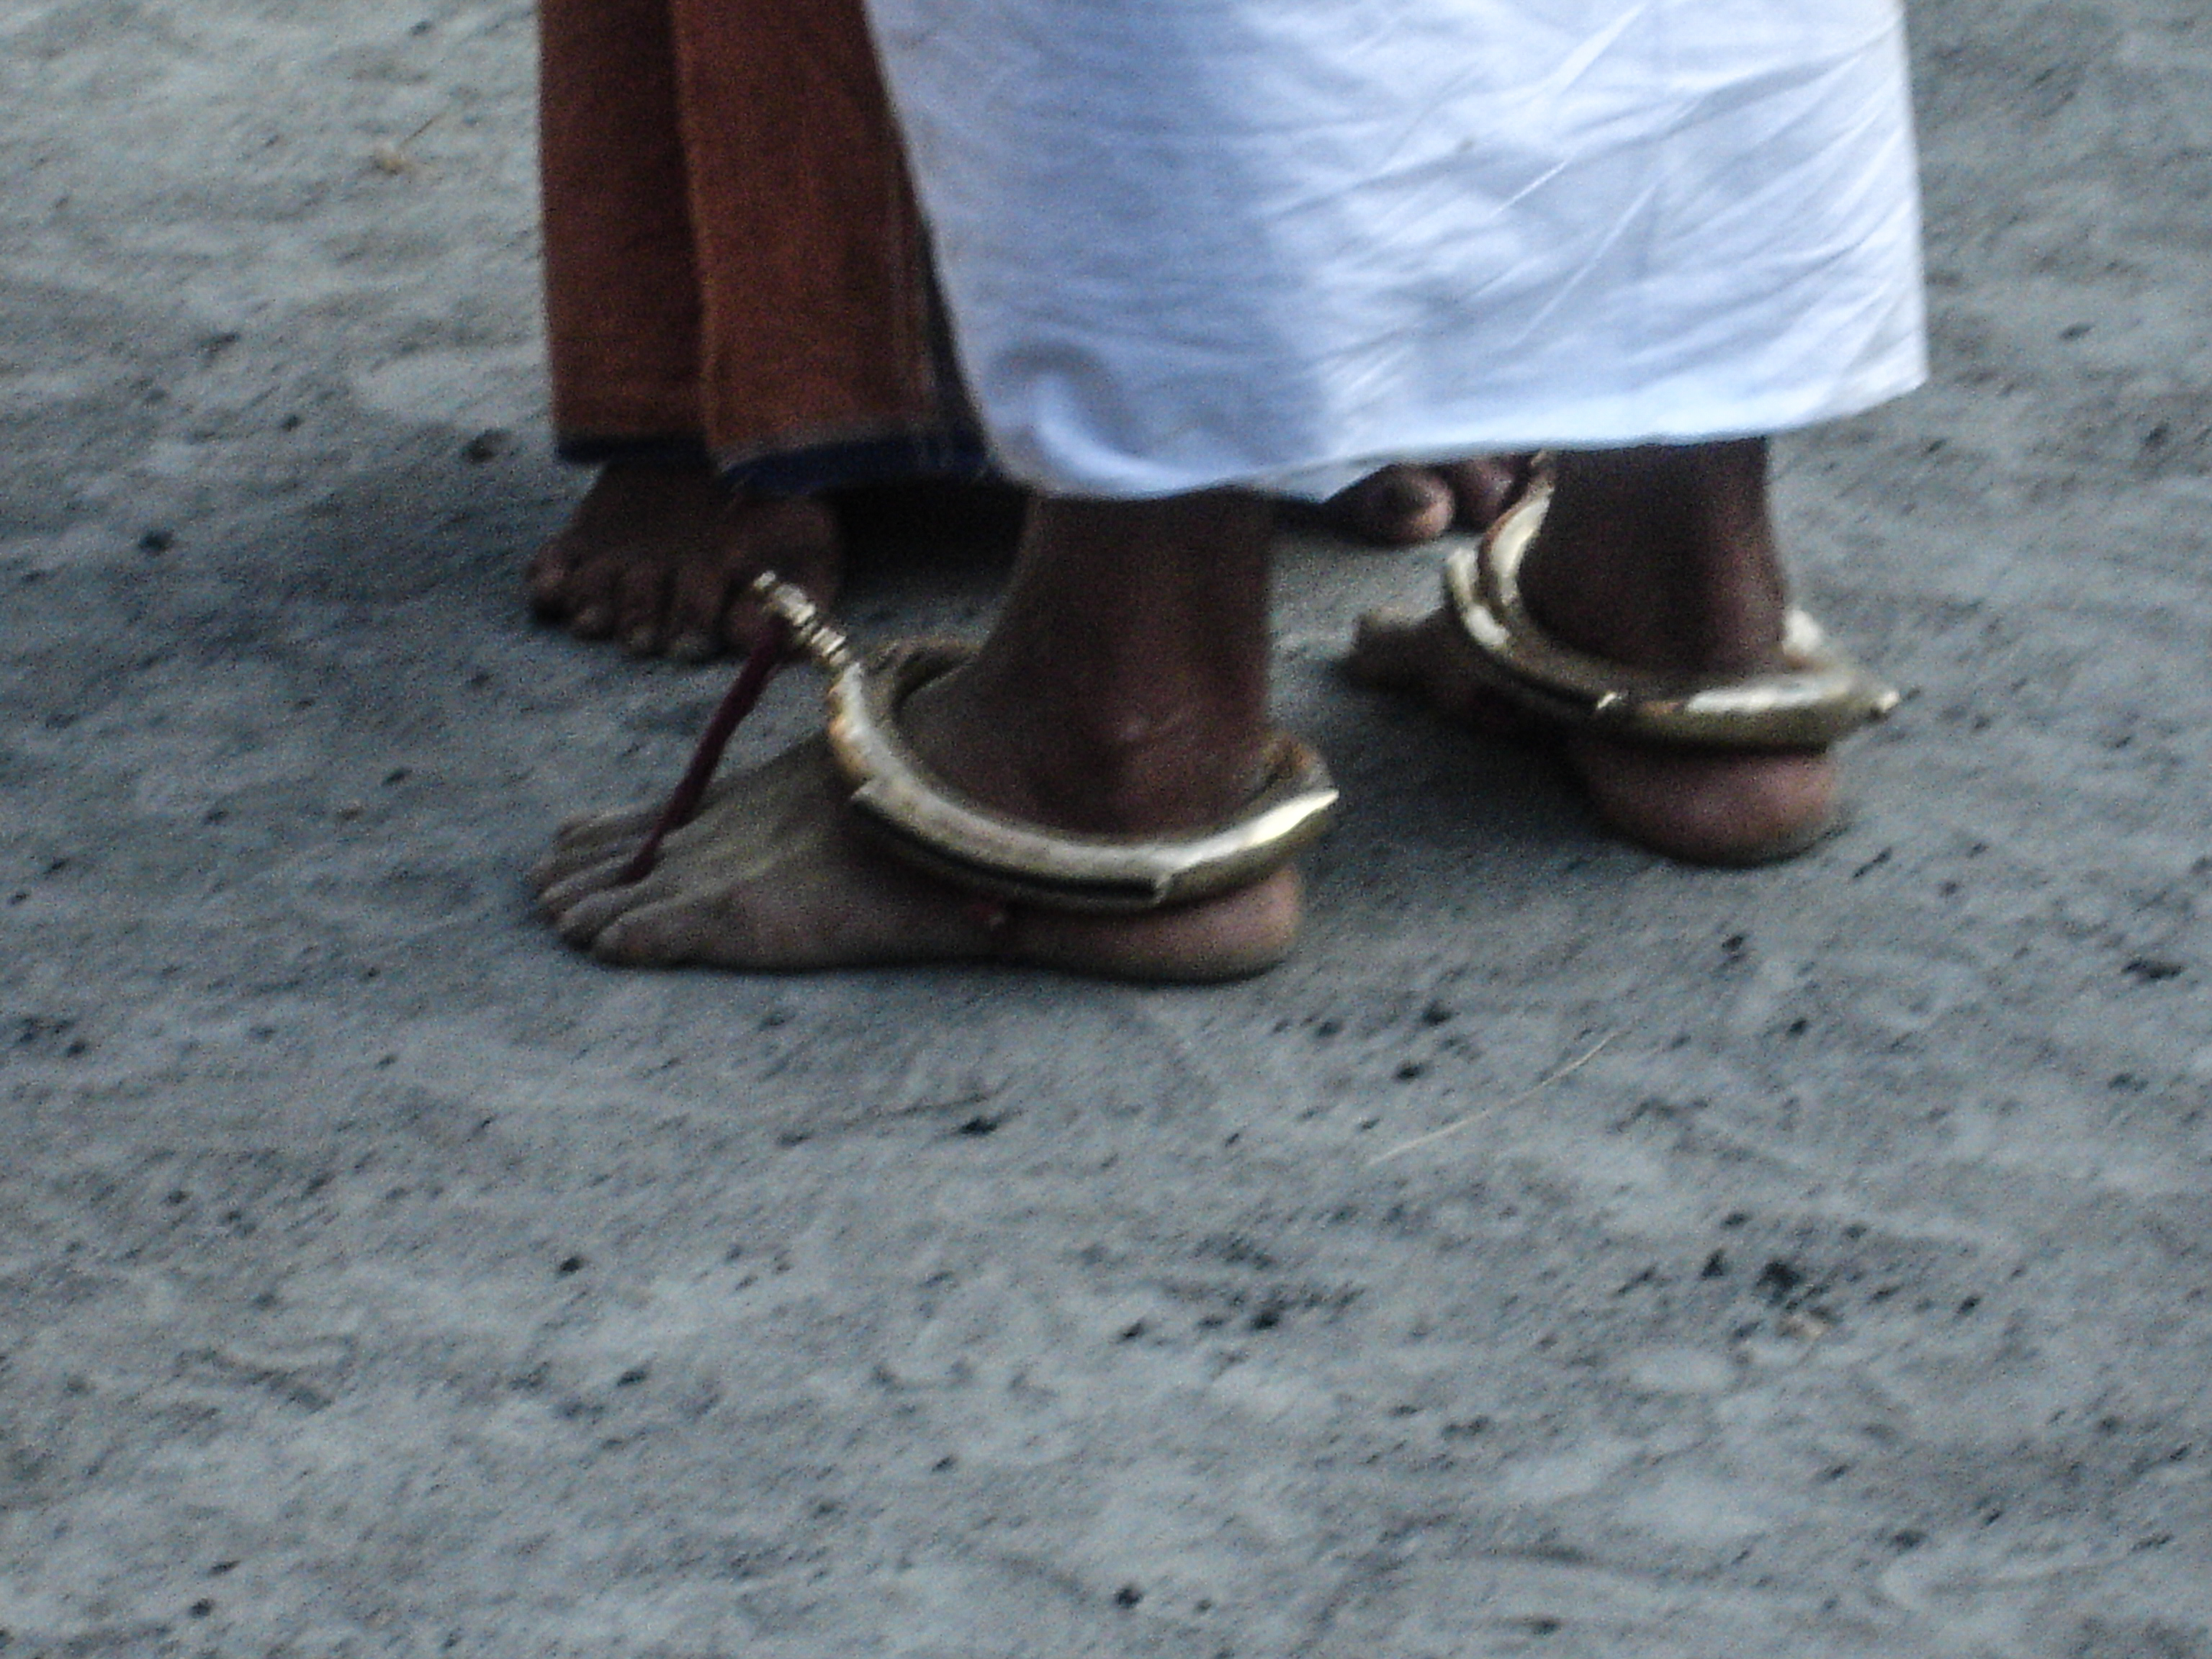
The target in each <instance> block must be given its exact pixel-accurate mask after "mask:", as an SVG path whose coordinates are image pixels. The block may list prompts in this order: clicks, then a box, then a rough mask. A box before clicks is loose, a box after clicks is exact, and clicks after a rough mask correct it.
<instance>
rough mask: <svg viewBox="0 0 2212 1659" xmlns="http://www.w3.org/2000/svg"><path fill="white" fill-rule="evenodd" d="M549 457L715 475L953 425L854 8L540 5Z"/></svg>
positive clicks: (853, 2)
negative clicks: (683, 453)
mask: <svg viewBox="0 0 2212 1659" xmlns="http://www.w3.org/2000/svg"><path fill="white" fill-rule="evenodd" d="M538 21H539V45H540V65H539V87H540V99H541V109H540V151H541V167H542V179H543V186H544V214H545V272H546V313H547V320H548V326H549V333H550V347H551V356H552V371H553V422H554V427H555V429H556V432H557V434H558V435H559V436H560V439H561V441H562V448H563V451H564V453H572V454H576V455H580V456H586V455H590V454H593V453H600V454H605V453H619V452H621V451H623V450H624V449H638V450H641V449H650V448H653V447H659V446H671V447H680V448H684V449H690V450H693V451H695V452H696V449H697V448H698V447H702V446H703V447H704V448H705V449H706V451H707V452H708V453H710V454H711V455H713V456H714V457H715V458H716V459H719V460H720V461H722V462H723V463H725V464H726V465H737V464H742V463H744V462H746V461H749V460H753V459H758V458H763V457H776V456H787V455H789V454H791V453H793V452H795V451H810V450H815V449H817V448H822V447H860V448H864V449H872V450H874V451H878V452H881V451H884V450H885V449H887V448H888V449H890V450H892V451H897V450H900V449H902V448H906V447H912V443H910V442H909V441H916V442H921V443H923V444H925V445H927V443H928V442H930V441H934V440H936V439H937V438H939V436H941V435H942V434H944V433H945V432H946V431H947V430H948V429H952V428H958V427H959V426H960V425H961V424H962V423H963V422H962V421H961V418H960V409H961V405H960V400H959V396H958V393H957V390H954V389H952V387H951V384H950V381H949V380H948V378H947V377H946V376H945V374H943V373H942V372H941V371H940V368H939V365H940V363H941V362H942V361H943V360H942V356H941V354H940V353H939V352H938V351H937V350H936V349H935V334H934V327H935V325H934V323H933V302H932V289H931V283H930V276H929V266H928V259H927V252H926V251H925V248H926V244H925V241H924V239H923V235H922V232H921V221H920V216H919V214H918V213H917V211H916V209H915V200H914V192H913V191H912V189H911V187H910V186H909V185H908V180H907V177H906V171H905V166H904V162H903V160H902V156H901V155H900V151H899V147H898V138H897V135H896V130H895V128H894V126H893V125H892V121H891V117H890V107H889V104H888V102H887V100H886V99H885V96H884V89H883V84H882V82H881V80H880V78H879V76H878V70H877V66H876V59H875V52H874V48H873V46H872V43H871V41H870V39H869V35H868V29H867V22H866V16H865V15H864V14H863V13H862V11H861V9H860V0H541V3H540V5H539V8H538Z"/></svg>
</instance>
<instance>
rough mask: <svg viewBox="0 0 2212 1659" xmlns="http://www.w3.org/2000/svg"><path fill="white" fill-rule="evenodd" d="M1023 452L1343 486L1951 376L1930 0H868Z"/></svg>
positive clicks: (1771, 418) (993, 410)
mask: <svg viewBox="0 0 2212 1659" xmlns="http://www.w3.org/2000/svg"><path fill="white" fill-rule="evenodd" d="M868 3H869V9H870V12H871V15H872V23H873V26H874V29H875V33H876V39H877V44H878V50H879V51H880V52H881V54H882V56H883V58H884V67H885V70H886V73H887V76H888V79H889V82H890V87H891V91H892V96H893V101H894V103H895V105H896V108H897V111H898V115H899V120H900V124H901V127H902V131H903V133H904V134H905V137H906V141H907V145H908V155H909V159H910V161H911V163H912V166H913V169H914V173H915V180H916V185H917V187H918V189H919V191H920V194H921V200H922V205H923V210H924V213H925V216H926V217H927V221H928V223H929V226H930V229H931V234H932V236H933V243H934V247H935V252H936V257H937V260H938V266H939V275H940V277H941V279H942V283H943V289H944V294H945V301H946V304H947V307H948V309H949V311H950V313H951V319H952V325H953V331H954V335H955V338H956V343H957V349H958V354H959V357H960V362H961V365H962V368H963V372H964V374H965V375H966V377H967V380H968V384H969V390H970V392H971V393H972V394H973V396H974V397H975V401H976V404H977V405H978V407H979V409H980V411H981V416H982V418H983V422H984V425H985V428H986V429H987V433H988V435H989V437H990V440H991V442H992V444H993V446H994V450H995V452H996V453H997V455H998V457H999V459H1000V464H1001V465H1003V466H1005V467H1006V470H1007V471H1009V472H1010V473H1011V474H1012V476H1013V477H1016V478H1017V479H1019V480H1021V481H1024V482H1025V483H1030V484H1032V485H1035V486H1036V487H1039V488H1041V489H1049V490H1054V491H1057V492H1061V493H1068V494H1079V495H1100V496H1109V497H1146V496H1158V495H1172V494H1176V493H1179V492H1182V491H1185V490H1191V489H1202V488H1206V487H1209V486H1212V485H1217V484H1229V483H1237V484H1247V485H1255V486H1259V487H1262V488H1271V489H1279V490H1283V491H1285V492H1289V493H1295V494H1302V495H1312V496H1316V497H1318V496H1320V495H1326V494H1328V493H1330V492H1331V491H1333V490H1334V489H1337V488H1340V487H1341V486H1343V485H1344V484H1346V483H1350V482H1352V480H1353V479H1355V478H1356V477H1358V476H1360V475H1361V474H1362V473H1364V472H1365V471H1370V470H1372V469H1373V468H1374V467H1376V465H1381V464H1382V463H1383V462H1386V461H1392V460H1433V459H1445V458H1449V457H1454V456H1462V455H1467V454H1470V453H1479V452H1482V451H1487V450H1500V449H1527V448H1532V447H1541V446H1547V445H1556V446H1561V447H1606V446H1612V445H1618V444H1627V443H1636V442H1643V441H1691V440H1696V439H1703V438H1713V437H1722V436H1735V435H1747V434H1753V433H1763V432H1771V431H1778V430H1781V429H1783V428H1790V427H1794V426H1799V425H1802V424H1805V423H1808V422H1814V421H1819V420H1824V419H1826V418H1829V417H1831V416H1839V415H1844V414H1849V413H1851V412H1852V411H1854V410H1860V409H1863V408H1865V407H1867V406H1868V405H1869V404H1875V403H1877V402H1880V401H1881V400H1882V399H1884V398H1890V397H1893V396H1895V395H1896V394H1898V393H1899V392H1904V391H1906V390H1908V389H1909V388H1911V386H1914V385H1915V384H1917V382H1918V381H1919V380H1920V379H1921V378H1922V376H1923V372H1924V367H1923V364H1924V348H1923V322H1922V313H1921V299H1920V282H1919V276H1920V273H1919V244H1918V209H1917V196H1916V191H1915V186H1914V173H1913V155H1912V141H1911V116H1910V111H1909V107H1908V105H1907V101H1906V90H1905V56H1904V43H1903V31H1902V23H1901V21H1900V19H1899V15H1898V9H1897V5H1896V0H868Z"/></svg>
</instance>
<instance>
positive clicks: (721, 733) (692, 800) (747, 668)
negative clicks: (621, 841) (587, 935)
mask: <svg viewBox="0 0 2212 1659" xmlns="http://www.w3.org/2000/svg"><path fill="white" fill-rule="evenodd" d="M790 648H791V624H790V623H787V622H786V621H785V620H784V619H783V618H782V617H779V616H777V615H776V614H775V612H773V611H769V612H768V613H766V614H765V615H764V616H763V617H762V622H761V633H760V637H759V638H758V639H757V640H756V641H754V642H753V648H752V649H751V650H750V651H748V652H746V653H745V660H744V665H742V666H741V667H739V668H738V677H737V678H736V679H734V680H732V682H731V683H730V689H729V690H727V691H726V692H724V693H723V694H722V701H721V702H720V705H719V706H717V708H715V710H714V718H713V719H712V720H708V722H707V729H706V730H705V731H704V732H701V733H700V734H699V746H698V747H697V748H696V749H694V750H692V751H691V763H690V765H689V766H687V767H685V768H684V777H683V779H682V781H680V782H678V784H677V786H676V788H675V790H674V792H673V793H671V794H670V796H669V797H668V805H665V806H664V807H662V808H661V809H660V816H659V817H658V818H656V819H654V820H653V828H652V829H649V830H647V832H646V836H645V840H644V841H643V842H641V843H639V846H638V849H637V852H636V854H635V855H634V856H633V857H632V858H631V860H630V861H629V863H628V864H625V865H624V866H623V870H622V873H621V874H620V875H618V876H617V877H616V878H615V885H616V886H617V887H627V886H629V884H631V883H632V882H637V881H643V880H644V879H645V878H647V876H649V875H651V874H652V873H653V864H654V862H655V861H656V860H658V859H659V856H660V843H661V842H662V840H663V839H664V838H665V837H666V836H668V835H669V834H670V833H671V831H673V830H677V829H682V828H683V827H684V825H685V824H687V823H690V822H691V817H692V814H693V813H695V812H696V811H698V810H699V802H700V800H701V799H702V798H703V797H704V796H705V794H706V793H707V786H708V784H709V783H711V782H712V781H714V768H715V767H716V766H718V765H720V763H721V759H722V750H724V749H726V748H727V747H728V746H729V742H730V738H731V735H732V733H733V732H736V731H737V729H738V721H740V720H744V717H745V716H746V715H748V714H751V713H752V711H753V705H754V704H755V703H757V702H759V701H760V696H761V693H762V692H763V691H764V690H767V689H768V683H769V679H770V678H772V677H773V676H774V675H775V671H776V670H777V668H779V667H780V666H781V665H782V663H783V659H784V654H785V653H787V651H788V650H789V649H790Z"/></svg>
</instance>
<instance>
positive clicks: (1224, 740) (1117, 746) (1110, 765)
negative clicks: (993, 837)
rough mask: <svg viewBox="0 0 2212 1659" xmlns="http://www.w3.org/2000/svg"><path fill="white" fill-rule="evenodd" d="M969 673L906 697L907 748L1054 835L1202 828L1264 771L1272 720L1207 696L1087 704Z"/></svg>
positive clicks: (1237, 803) (1235, 803) (1240, 799)
mask: <svg viewBox="0 0 2212 1659" xmlns="http://www.w3.org/2000/svg"><path fill="white" fill-rule="evenodd" d="M1057 690H1059V688H1058V687H1056V686H1054V685H1048V684H1047V685H1037V686H1034V687H1030V688H1009V687H1007V686H1005V685H1003V684H994V683H993V682H992V680H991V679H989V678H987V677H986V676H984V675H982V674H978V673H975V672H973V671H968V670H963V671H957V672H955V673H953V674H949V675H947V676H946V677H945V678H944V679H942V680H940V681H939V682H937V683H936V684H932V685H928V686H925V687H924V688H922V690H920V691H918V692H916V693H915V695H914V696H912V697H910V698H909V699H908V702H907V705H906V708H905V710H904V711H903V715H902V724H903V726H904V728H905V732H906V735H907V738H908V741H909V742H910V743H912V744H914V746H915V750H916V751H917V752H918V753H920V754H921V757H922V758H923V759H924V760H925V761H927V763H929V765H930V766H931V767H932V768H933V769H934V770H936V771H937V772H938V774H939V775H940V776H942V777H943V778H944V779H945V781H947V782H948V783H951V784H952V785H953V786H954V787H957V788H958V789H960V790H961V791H962V792H963V793H966V794H969V795H971V796H973V797H975V799H978V800H981V801H982V802H984V803H985V804H986V805H991V806H995V807H997V808H999V809H1000V811H1006V812H1009V813H1012V814H1013V815H1014V816H1016V817H1024V818H1028V819H1030V820H1032V821H1034V822H1036V823H1042V824H1047V825H1049V826H1051V827H1052V828H1054V829H1068V830H1073V831H1076V832H1078V833H1081V834H1087V835H1105V836H1115V835H1123V836H1127V835H1146V834H1162V833H1168V832H1173V831H1181V830H1185V829H1197V828H1200V827H1203V826H1205V825H1206V824H1209V823H1218V822H1219V821H1220V820H1221V819H1222V818H1224V817H1228V816H1229V815H1230V814H1231V813H1233V812H1234V811H1237V809H1238V808H1239V807H1241V806H1243V805H1244V803H1245V802H1246V801H1248V800H1249V799H1250V798H1251V794H1252V792H1253V790H1254V788H1255V787H1256V785H1257V783H1258V781H1259V779H1260V777H1261V774H1262V772H1263V770H1264V769H1265V764H1266V750H1267V730H1266V726H1265V723H1264V721H1263V720H1258V719H1255V718H1252V717H1250V716H1249V714H1247V713H1246V711H1243V710H1242V709H1239V708H1225V707H1220V706H1217V705H1216V704H1215V703H1213V702H1212V701H1211V700H1207V699H1203V698H1188V699H1180V700H1179V699H1174V698H1171V697H1157V698H1154V697H1148V698H1143V699H1135V698H1115V697H1113V696H1096V697H1093V698H1091V699H1087V700H1084V701H1081V702H1074V701H1071V700H1069V699H1068V698H1066V696H1055V695H1054V693H1055V691H1057Z"/></svg>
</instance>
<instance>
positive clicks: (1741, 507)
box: [1346, 441, 1838, 865]
mask: <svg viewBox="0 0 2212 1659" xmlns="http://www.w3.org/2000/svg"><path fill="white" fill-rule="evenodd" d="M1557 478H1558V481H1557V483H1556V486H1555V489H1554V494H1553V500H1552V504H1551V508H1550V511H1549V512H1548V513H1547V515H1546V518H1545V520H1544V526H1543V529H1542V531H1541V535H1540V537H1539V539H1538V542H1537V544H1536V545H1535V547H1534V548H1533V549H1531V550H1530V551H1529V554H1528V558H1527V560H1526V562H1524V564H1523V565H1522V592H1523V594H1524V596H1525V598H1526V599H1527V600H1528V606H1529V609H1530V611H1531V612H1532V613H1534V616H1535V617H1536V618H1537V620H1538V621H1539V622H1541V623H1542V624H1543V625H1544V626H1545V627H1546V628H1547V629H1549V630H1550V631H1551V632H1552V633H1553V635H1556V636H1557V637H1558V638H1559V639H1560V640H1562V641H1565V642H1566V643H1568V644H1570V645H1573V646H1575V647H1577V648H1579V649H1581V650H1583V651H1587V652H1589V653H1593V654H1595V655H1597V656H1601V657H1605V658H1608V659H1612V660H1613V661H1615V662H1620V663H1623V664H1626V665H1631V666H1634V667H1639V668H1648V669H1654V670H1659V671H1668V672H1679V673H1683V674H1688V675H1735V674H1747V673H1752V672H1756V671H1759V670H1762V669H1766V668H1770V667H1774V666H1778V663H1779V657H1778V652H1779V647H1780V643H1781V637H1782V617H1783V614H1784V609H1785V601H1784V589H1783V579H1782V571H1781V565H1780V562H1779V561H1778V558H1777V556H1776V553H1775V548H1774V541H1773V532H1772V526H1771V519H1770V518H1769V515H1768V513H1767V506H1766V492H1765V445H1764V444H1763V443H1761V442H1758V441H1745V442H1740V443H1728V444H1709V445H1697V446H1689V447H1680V448H1649V449H1640V450H1620V451H1612V452H1605V453H1583V454H1569V455H1562V456H1560V457H1559V467H1558V475H1557ZM1346 669H1347V671H1349V672H1350V673H1351V674H1352V676H1353V678H1357V679H1358V680H1360V681H1362V682H1364V683H1365V684H1370V685H1374V686H1377V687H1381V688H1384V689H1389V690H1403V691H1409V692H1413V693H1414V694H1416V695H1418V696H1423V697H1425V698H1426V699H1427V700H1428V701H1429V702H1431V704H1432V705H1433V706H1435V707H1436V708H1437V709H1438V710H1439V711H1441V712H1443V713H1444V714H1448V715H1449V716H1452V717H1453V718H1455V719H1458V720H1462V721H1465V722H1468V723H1469V724H1473V725H1475V726H1480V727H1483V728H1485V729H1487V730H1491V731H1500V730H1515V731H1522V732H1525V731H1528V730H1529V729H1530V728H1531V726H1532V724H1533V723H1532V721H1531V720H1530V719H1529V717H1528V716H1527V715H1525V714H1520V713H1519V712H1518V711H1516V710H1515V709H1513V708H1510V706H1508V705H1506V704H1505V703H1504V702H1502V700H1500V699H1499V698H1498V696H1496V694H1495V693H1493V692H1492V691H1491V690H1488V688H1486V686H1485V685H1483V684H1482V683H1481V681H1480V678H1478V677H1477V676H1476V674H1475V672H1474V669H1473V668H1472V666H1471V665H1469V663H1468V658H1467V653H1466V650H1465V647H1463V645H1462V643H1461V642H1460V639H1459V635H1458V629H1457V625H1456V623H1455V621H1454V619H1453V618H1451V617H1449V616H1447V615H1445V614H1444V612H1443V611H1442V610H1441V609H1439V610H1437V611H1434V612H1431V614H1429V615H1428V616H1426V617H1393V616H1389V615H1377V616H1374V617H1367V618H1364V619H1363V621H1362V622H1361V624H1360V627H1359V630H1358V635H1356V636H1355V639H1354V641H1353V646H1352V655H1351V657H1350V658H1349V659H1348V660H1347V661H1346ZM1565 751H1566V755H1567V758H1568V761H1569V763H1571V765H1572V766H1573V768H1574V769H1575V771H1576V773H1577V775H1578V776H1579V777H1580V778H1581V780H1582V782H1583V787H1584V788H1585V789H1586V790H1587V791H1588V793H1589V798H1590V801H1591V804H1592V805H1593V806H1594V807H1595V810H1596V812H1597V815H1598V817H1599V818H1600V819H1601V821H1602V822H1603V823H1606V824H1607V827H1609V828H1610V829H1613V831H1614V832H1615V833H1617V834H1619V835H1620V836H1623V837H1624V838H1626V840H1629V841H1632V842H1636V843H1637V844H1638V845H1639V846H1642V847H1646V848H1650V849H1651V850H1652V851H1654V852H1657V853H1662V854H1666V855H1667V856H1668V857H1670V858H1676V859H1681V860H1685V861H1686V862H1689V863H1693V864H1723V865H1735V864H1753V863H1761V862H1765V861H1766V860H1772V859H1778V858H1787V857H1789V856H1790V855H1791V854H1795V853H1797V852H1801V851H1802V850H1803V849H1804V848H1807V847H1808V846H1810V845H1811V844H1812V843H1813V842H1815V841H1818V840H1819V839H1820V837H1821V836H1823V835H1824V834H1826V832H1827V830H1828V829H1830V828H1831V827H1832V825H1833V823H1834V822H1835V820H1836V816H1837V810H1838V803H1837V775H1836V769H1835V764H1834V763H1833V762H1832V760H1831V759H1830V758H1829V757H1828V755H1827V752H1826V750H1699V749H1683V748H1668V747H1661V746H1657V745H1649V744H1628V743H1622V742H1620V741H1618V740H1615V739H1612V738H1602V737H1596V736H1592V735H1590V734H1589V733H1586V732H1571V733H1569V734H1567V735H1566V737H1565Z"/></svg>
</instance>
